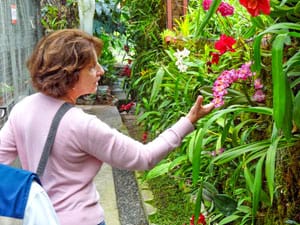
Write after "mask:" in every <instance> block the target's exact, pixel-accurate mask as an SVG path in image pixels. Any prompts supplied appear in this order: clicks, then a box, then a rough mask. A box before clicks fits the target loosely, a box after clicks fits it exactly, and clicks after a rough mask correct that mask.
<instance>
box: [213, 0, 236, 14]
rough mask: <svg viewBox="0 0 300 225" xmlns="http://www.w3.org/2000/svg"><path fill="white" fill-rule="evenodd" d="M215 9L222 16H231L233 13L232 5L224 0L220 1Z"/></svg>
mask: <svg viewBox="0 0 300 225" xmlns="http://www.w3.org/2000/svg"><path fill="white" fill-rule="evenodd" d="M217 11H218V12H219V13H221V15H222V16H231V15H233V13H234V7H233V6H231V5H229V4H228V3H226V2H221V4H220V6H219V8H218V10H217Z"/></svg>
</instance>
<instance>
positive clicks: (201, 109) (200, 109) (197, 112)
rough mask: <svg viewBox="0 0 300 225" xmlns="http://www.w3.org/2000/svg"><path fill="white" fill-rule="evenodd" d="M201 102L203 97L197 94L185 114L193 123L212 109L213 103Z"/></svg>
mask: <svg viewBox="0 0 300 225" xmlns="http://www.w3.org/2000/svg"><path fill="white" fill-rule="evenodd" d="M202 102H203V97H202V96H201V95H199V96H198V98H197V100H196V102H195V103H194V105H193V106H192V108H191V109H190V111H189V113H188V114H187V115H186V117H187V118H188V119H189V120H190V121H191V123H193V124H195V123H196V122H197V121H198V120H199V119H200V118H202V117H204V116H205V115H207V114H208V113H210V112H211V111H212V110H213V109H214V106H215V105H214V104H213V103H209V104H206V105H202Z"/></svg>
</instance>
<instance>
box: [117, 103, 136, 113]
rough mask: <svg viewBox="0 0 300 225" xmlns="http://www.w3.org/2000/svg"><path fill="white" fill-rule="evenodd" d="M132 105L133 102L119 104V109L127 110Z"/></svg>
mask: <svg viewBox="0 0 300 225" xmlns="http://www.w3.org/2000/svg"><path fill="white" fill-rule="evenodd" d="M133 105H134V103H133V102H129V103H128V104H122V105H121V106H120V111H121V112H123V111H127V112H128V111H129V110H130V109H131V107H132V106H133Z"/></svg>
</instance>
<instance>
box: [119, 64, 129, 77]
mask: <svg viewBox="0 0 300 225" xmlns="http://www.w3.org/2000/svg"><path fill="white" fill-rule="evenodd" d="M130 75H131V68H130V66H129V65H126V66H125V67H124V68H123V70H122V72H121V76H126V77H130Z"/></svg>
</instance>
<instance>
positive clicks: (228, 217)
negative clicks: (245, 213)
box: [218, 215, 241, 225]
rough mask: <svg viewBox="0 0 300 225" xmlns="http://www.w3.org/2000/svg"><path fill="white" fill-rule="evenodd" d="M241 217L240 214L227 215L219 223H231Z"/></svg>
mask: <svg viewBox="0 0 300 225" xmlns="http://www.w3.org/2000/svg"><path fill="white" fill-rule="evenodd" d="M239 218H241V217H240V216H238V215H231V216H227V217H225V218H224V219H222V220H221V221H220V222H219V223H218V224H219V225H224V224H228V223H231V222H233V221H235V220H237V219H239Z"/></svg>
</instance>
